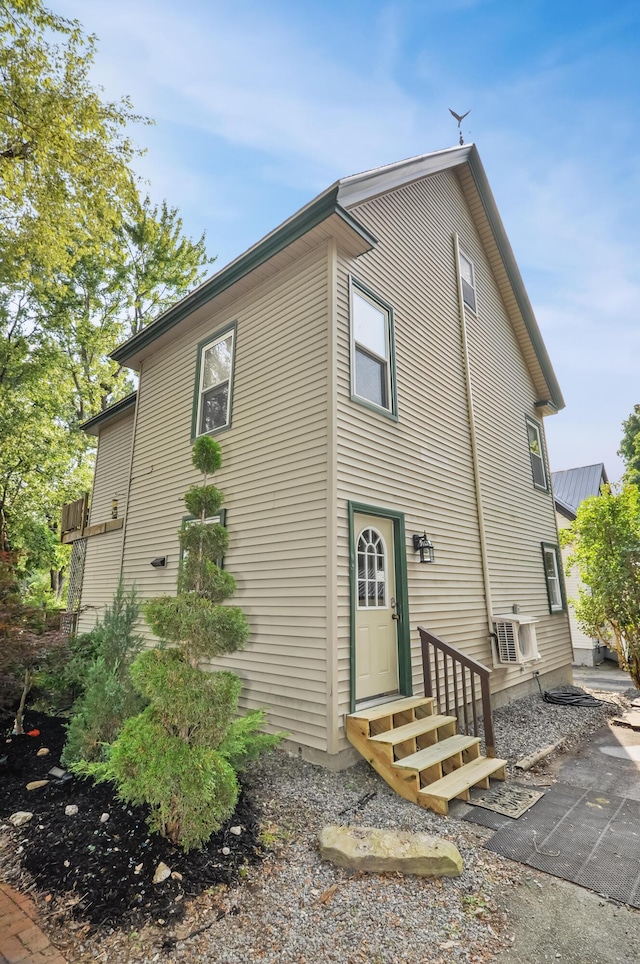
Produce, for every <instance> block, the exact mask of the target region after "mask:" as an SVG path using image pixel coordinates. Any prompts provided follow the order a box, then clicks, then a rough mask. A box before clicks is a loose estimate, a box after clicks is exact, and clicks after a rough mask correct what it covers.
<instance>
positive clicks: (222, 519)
mask: <svg viewBox="0 0 640 964" xmlns="http://www.w3.org/2000/svg"><path fill="white" fill-rule="evenodd" d="M211 519H217V520H218V523H217V524H218V525H221V526H222V527H223V528H224V529H226V528H227V510H226V509H225V508H222V509H220V511H219V512H218V515H217V516H211ZM198 521H199V516H197V515H183V516H182V521H181V523H180V528H181V529H183V528H184V527H185V525H186V524H187V522H198ZM205 522H207V520H206V519H205ZM183 558H184V549H183V548H182V546H180V562H182V560H183ZM216 565H217V566H218V568H219V569H224V557H223V558H222V559H218V560H217V562H216Z"/></svg>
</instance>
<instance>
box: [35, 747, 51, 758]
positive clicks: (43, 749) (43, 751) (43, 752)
mask: <svg viewBox="0 0 640 964" xmlns="http://www.w3.org/2000/svg"><path fill="white" fill-rule="evenodd" d="M36 756H49V750H48V749H47V747H46V746H41V747H40V749H39V750H38V752H37V753H36Z"/></svg>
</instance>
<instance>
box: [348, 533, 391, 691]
mask: <svg viewBox="0 0 640 964" xmlns="http://www.w3.org/2000/svg"><path fill="white" fill-rule="evenodd" d="M354 536H355V540H354V541H355V553H356V558H355V571H356V580H355V592H356V600H355V603H356V606H355V617H356V632H355V637H356V647H355V649H356V653H355V656H356V666H355V671H356V701H357V702H361V701H363V700H368V699H373V698H374V697H376V696H389V695H393V694H395V693H397V692H398V690H399V683H398V630H397V625H398V607H397V602H396V573H395V553H394V545H393V520H392V519H385V518H381V517H379V516H368V515H361V514H356V515H355V516H354Z"/></svg>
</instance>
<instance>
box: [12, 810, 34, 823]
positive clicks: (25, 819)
mask: <svg viewBox="0 0 640 964" xmlns="http://www.w3.org/2000/svg"><path fill="white" fill-rule="evenodd" d="M32 817H33V814H32V813H30V812H29V811H28V810H16V812H15V813H12V814H11V816H10V817H9V823H10V824H11V825H12V826H13V827H21V826H22V825H23V824H25V823H29V821H30V820H31V819H32Z"/></svg>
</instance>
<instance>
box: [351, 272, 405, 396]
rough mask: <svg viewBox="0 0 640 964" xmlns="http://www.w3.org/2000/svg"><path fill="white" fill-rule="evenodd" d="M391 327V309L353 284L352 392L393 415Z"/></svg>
mask: <svg viewBox="0 0 640 964" xmlns="http://www.w3.org/2000/svg"><path fill="white" fill-rule="evenodd" d="M392 323H393V318H392V311H391V308H389V307H388V306H387V305H385V304H384V303H383V302H382V301H380V300H379V299H378V298H376V297H375V295H373V294H372V293H370V292H369V291H367V290H366V289H364V288H363V287H361V286H360V285H359V284H358V283H357V282H355V281H353V280H352V285H351V391H352V394H353V396H354V397H355V398H358V399H362V400H364V401H366V402H370V403H371V404H372V405H375V406H376V408H381V409H384V410H386V411H387V412H390V413H393V414H395V398H394V384H393V379H394V372H393V365H392V347H391V346H392V337H393V333H392Z"/></svg>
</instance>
